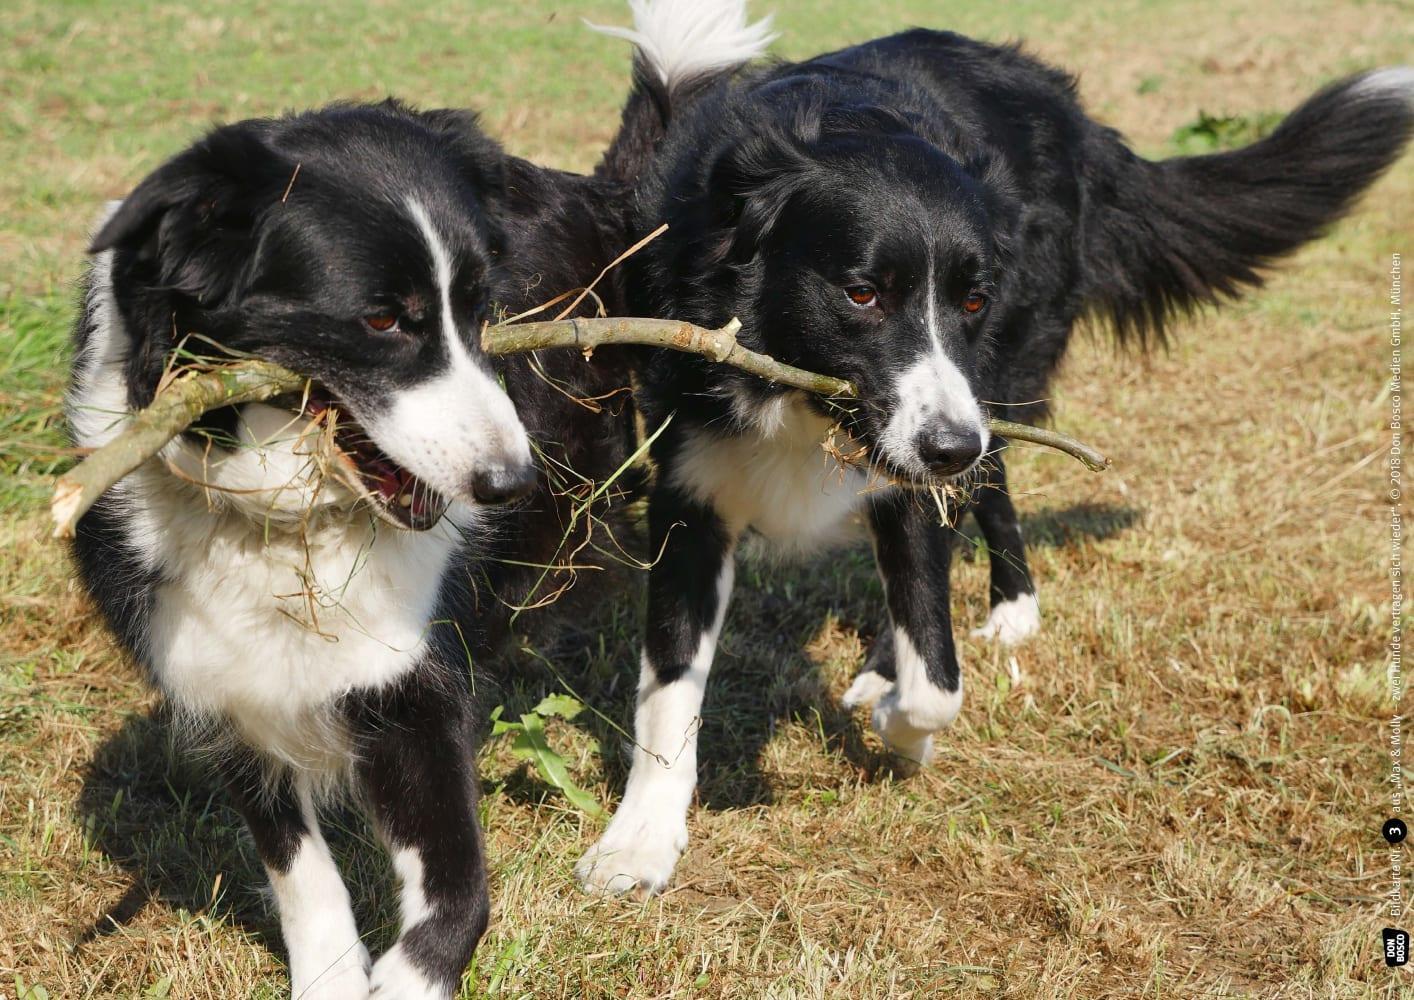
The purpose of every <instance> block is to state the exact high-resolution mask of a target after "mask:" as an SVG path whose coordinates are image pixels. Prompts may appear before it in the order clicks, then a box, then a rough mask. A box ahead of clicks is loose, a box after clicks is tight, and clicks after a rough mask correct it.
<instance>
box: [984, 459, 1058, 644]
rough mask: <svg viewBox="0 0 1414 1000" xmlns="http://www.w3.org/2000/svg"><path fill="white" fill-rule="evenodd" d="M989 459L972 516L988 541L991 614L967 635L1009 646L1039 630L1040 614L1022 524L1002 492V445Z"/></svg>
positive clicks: (1005, 490)
mask: <svg viewBox="0 0 1414 1000" xmlns="http://www.w3.org/2000/svg"><path fill="white" fill-rule="evenodd" d="M992 447H993V454H991V455H989V456H988V457H987V458H986V459H985V460H984V462H983V466H984V470H983V477H982V479H981V481H980V482H979V483H978V484H977V487H976V493H975V494H974V496H975V500H974V504H973V508H972V514H973V516H974V517H976V518H977V525H978V527H980V528H981V529H982V537H983V539H984V540H985V541H986V542H987V556H988V559H989V560H990V562H991V573H992V586H991V597H992V610H991V613H990V614H988V615H987V622H986V624H985V625H982V626H981V627H980V628H975V629H973V630H972V634H973V635H974V636H981V637H984V638H994V639H997V640H998V641H1000V642H1002V643H1004V644H1006V645H1011V644H1013V643H1017V642H1021V641H1022V640H1023V639H1027V638H1030V637H1031V636H1033V635H1035V634H1036V632H1037V630H1039V629H1040V627H1041V609H1040V605H1039V604H1037V602H1036V585H1035V583H1034V582H1033V581H1032V578H1031V568H1030V567H1029V566H1028V565H1027V563H1026V548H1025V542H1024V541H1023V540H1022V538H1021V523H1020V522H1019V521H1018V520H1017V517H1016V508H1015V507H1014V506H1012V502H1011V492H1010V491H1009V490H1008V488H1007V481H1006V466H1005V465H1004V464H1003V462H1002V454H1003V450H1004V449H1005V447H1006V442H1004V441H1002V440H1001V439H1000V438H995V437H994V438H993V439H992Z"/></svg>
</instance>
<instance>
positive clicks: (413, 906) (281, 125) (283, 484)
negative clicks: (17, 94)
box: [67, 0, 766, 1000]
mask: <svg viewBox="0 0 1414 1000" xmlns="http://www.w3.org/2000/svg"><path fill="white" fill-rule="evenodd" d="M634 10H635V14H636V15H637V17H638V20H639V32H638V35H637V36H636V37H637V38H638V39H639V43H640V45H641V47H642V48H641V51H640V52H639V53H638V55H637V58H636V73H635V78H636V85H635V87H634V90H633V91H632V92H631V94H630V98H629V101H628V103H627V105H626V106H625V110H624V118H623V123H622V127H621V131H620V133H619V135H618V137H617V138H616V139H615V141H614V143H613V145H612V146H611V147H610V149H609V150H608V151H607V153H606V154H605V158H604V161H603V163H602V164H601V168H600V169H599V171H598V172H597V173H596V175H595V176H594V177H577V176H573V175H570V174H565V173H560V172H556V171H551V170H545V169H541V168H539V167H536V166H534V165H533V164H530V163H526V162H524V161H521V160H516V159H514V158H511V157H508V156H507V155H506V154H504V153H503V152H502V151H501V150H500V148H499V147H498V146H497V145H496V144H495V143H494V142H493V141H492V140H490V139H489V138H487V137H486V136H485V135H484V134H483V133H482V132H481V131H480V130H479V128H478V127H477V124H476V120H475V117H474V116H473V115H472V114H470V113H468V112H460V111H447V110H442V111H427V112H418V111H415V110H412V109H409V108H407V107H405V106H403V105H400V104H397V103H395V102H391V101H390V102H387V103H384V104H379V105H335V106H332V107H329V108H326V109H323V110H319V111H313V112H308V113H304V114H296V115H291V116H289V117H285V118H280V119H272V120H257V121H246V122H241V123H238V124H234V125H228V126H224V127H221V128H217V129H216V130H214V131H213V132H211V133H210V134H208V135H207V136H206V137H204V138H203V139H201V140H200V141H198V142H197V143H196V144H195V145H193V146H191V147H190V148H189V149H187V150H186V151H184V152H183V153H181V154H179V155H178V156H176V157H175V158H173V159H172V160H170V161H169V162H167V163H166V164H164V165H163V166H162V167H160V168H159V169H157V170H156V171H155V172H154V173H153V174H151V175H150V176H149V177H148V178H147V179H146V180H144V181H143V182H142V183H141V184H140V185H139V186H138V187H137V188H136V190H134V191H133V192H132V194H131V195H129V196H128V197H127V198H126V199H125V200H124V201H122V203H121V204H119V205H117V206H116V207H115V208H113V209H112V210H111V211H110V213H109V215H108V216H107V217H106V219H105V220H104V221H103V222H102V224H101V226H100V228H99V229H98V232H97V235H96V236H95V237H94V239H93V242H92V252H93V253H94V255H95V257H94V259H93V261H92V265H91V268H90V272H89V275H88V278H87V281H86V287H85V291H84V298H83V306H82V313H81V316H80V319H79V321H78V324H77V329H76V332H75V343H76V352H75V354H76V356H75V361H74V365H73V373H72V383H71V387H70V391H69V395H68V401H67V412H68V418H69V422H70V426H71V430H72V434H73V438H74V440H75V442H76V443H77V444H78V445H80V446H82V447H88V448H91V447H95V446H97V445H100V444H102V443H104V442H106V441H108V440H110V439H111V438H112V437H113V436H114V435H115V434H117V433H118V432H119V431H120V430H121V428H122V427H123V425H124V424H125V422H126V421H127V420H128V416H129V414H130V412H131V410H132V409H133V408H135V407H141V406H143V405H145V404H146V403H148V402H149V401H150V400H151V399H152V398H153V395H154V393H155V392H156V390H157V389H158V386H159V384H160V383H161V381H162V379H163V377H164V373H166V372H167V371H168V370H169V369H170V367H171V366H172V365H173V364H174V363H179V362H178V361H177V360H176V359H178V357H179V355H185V356H190V355H207V356H211V355H229V356H239V355H254V356H257V357H261V358H264V359H267V360H269V361H273V362H276V363H279V364H282V365H285V366H287V367H289V368H291V369H293V370H295V371H298V372H300V373H301V374H304V375H307V376H309V377H310V378H311V379H312V384H313V389H312V390H311V391H310V392H309V393H308V394H305V395H302V396H300V397H299V398H288V399H281V400H274V401H271V402H270V403H267V404H251V405H245V406H240V407H236V408H228V409H227V410H226V411H218V412H216V413H213V414H210V415H208V416H207V417H206V418H205V419H204V420H203V421H202V422H201V423H200V424H199V425H198V427H197V428H196V429H195V430H194V431H193V432H191V433H188V434H186V435H184V436H183V437H181V438H179V439H177V440H175V441H173V442H172V443H171V444H169V445H168V446H167V447H166V448H165V449H164V450H163V452H162V453H161V455H160V456H159V458H157V459H154V460H153V461H151V462H149V463H147V464H146V465H144V466H143V467H142V468H140V469H138V470H137V471H136V472H134V473H133V474H132V475H130V476H128V477H127V478H125V479H124V480H123V481H122V482H120V483H119V484H118V485H117V486H115V487H114V488H113V489H112V490H110V491H109V492H108V493H107V494H106V495H105V496H104V497H102V498H101V500H100V501H99V503H98V504H97V505H95V506H94V508H93V509H92V511H91V512H90V513H89V514H88V515H87V516H86V517H85V518H84V519H83V520H82V521H81V523H80V525H79V527H78V531H77V537H76V539H75V542H74V548H73V553H74V557H75V560H76V563H77V567H78V570H79V573H80V576H81V579H82V581H83V584H84V585H85V587H86V588H87V590H88V592H89V593H90V594H91V595H92V597H93V599H94V601H95V603H96V605H97V606H98V608H99V609H100V611H101V612H102V614H103V616H104V617H105V618H106V620H107V622H108V624H109V625H110V627H111V629H112V631H113V633H114V634H115V635H116V636H117V638H118V639H119V641H120V642H121V644H122V645H123V646H124V647H125V648H126V649H127V650H128V651H129V652H130V653H131V654H132V656H133V657H134V658H135V659H136V660H137V662H138V663H140V664H141V665H142V667H143V668H145V670H146V672H147V674H148V676H149V677H150V678H151V680H152V682H153V683H154V684H155V685H156V686H157V687H158V688H159V689H160V690H161V691H162V692H163V694H164V695H165V697H166V702H167V704H168V706H169V707H170V711H171V714H172V716H173V717H174V719H175V721H176V722H177V723H178V726H179V728H180V729H181V730H182V731H183V733H184V735H185V736H186V737H188V738H189V739H190V740H192V741H193V743H194V745H195V746H196V747H198V748H199V749H200V750H202V751H203V752H204V753H206V754H207V755H209V757H210V759H211V761H212V763H213V765H214V767H215V769H216V770H217V771H218V772H219V774H220V777H221V779H222V780H223V782H224V784H225V786H226V787H227V789H228V790H229V793H230V795H231V797H232V799H233V801H234V803H235V805H236V806H237V807H238V808H239V810H240V811H241V813H242V815H243V816H244V817H245V820H246V823H247V825H248V827H249V830H250V833H251V836H252V839H253V840H254V843H255V847H256V849H257V851H258V853H259V855H260V858H261V860H262V862H263V863H264V865H265V867H266V869H267V872H268V874H269V877H270V881H271V884H272V886H273V889H274V899H275V903H276V906H277V909H278V913H279V918H280V924H281V930H282V933H283V936H284V939H285V943H286V946H287V948H288V951H289V966H290V975H291V980H292V986H293V992H294V994H295V995H296V996H299V997H303V998H314V997H318V998H324V1000H333V998H339V1000H345V998H366V997H370V996H372V997H377V998H380V1000H384V998H393V997H441V998H445V997H450V996H451V995H452V994H453V992H454V991H455V990H456V989H457V987H458V984H459V983H460V980H461V976H462V972H463V969H464V968H465V966H466V964H467V962H468V961H469V959H470V958H471V956H472V953H473V951H474V949H475V946H476V943H477V941H478V939H479V938H480V937H481V935H482V933H483V932H484V930H485V927H486V924H487V920H488V917H489V911H490V904H489V900H488V896H487V890H486V873H485V861H484V857H483V852H482V847H481V834H480V830H479V827H478V822H477V796H478V793H479V782H478V778H477V773H476V766H475V757H474V752H475V738H476V735H477V732H478V728H479V725H480V722H481V719H482V717H483V715H484V712H483V711H482V709H483V708H484V694H483V697H482V698H481V699H478V698H477V697H476V694H478V693H482V692H480V691H479V690H477V691H474V690H473V689H474V687H475V683H474V681H479V680H481V678H482V677H484V676H485V675H484V674H483V673H482V670H483V666H484V657H485V656H486V655H488V654H489V653H490V652H491V651H492V649H493V648H494V645H495V639H496V637H497V635H498V634H499V633H501V632H504V631H505V629H506V619H507V618H508V617H509V615H508V611H507V608H508V606H509V605H513V604H514V603H515V602H516V595H517V593H518V588H523V587H524V586H525V581H523V580H522V579H520V578H519V577H518V576H517V575H516V570H515V569H514V566H513V564H514V563H520V564H526V563H536V562H544V561H545V560H546V559H548V558H550V557H551V556H552V555H553V553H554V551H555V543H557V542H558V541H559V540H560V539H561V538H562V536H563V534H564V532H565V531H566V530H567V528H568V527H572V525H569V524H568V523H567V516H568V514H567V512H568V509H569V507H570V506H571V504H572V503H578V502H579V499H580V498H577V497H574V496H569V495H567V491H566V490H565V489H563V488H561V487H560V486H559V485H558V484H556V483H555V482H554V478H555V477H554V475H553V469H554V468H564V467H568V468H571V469H573V470H574V471H575V473H577V474H578V475H580V476H583V477H585V478H586V479H589V480H600V481H602V480H604V479H606V478H607V477H608V476H609V474H610V472H611V471H612V470H613V469H614V468H616V467H617V466H618V464H619V463H620V462H621V461H622V460H623V458H624V456H625V455H626V453H627V448H628V444H629V442H630V441H631V437H632V427H633V419H632V410H631V408H626V407H620V408H618V410H617V411H612V410H605V411H604V413H603V414H602V415H601V416H598V417H596V416H595V415H594V414H593V413H592V412H591V411H590V410H587V409H585V408H584V406H582V405H581V404H580V403H579V402H578V401H577V400H579V399H593V398H596V397H602V396H603V395H604V394H605V393H606V392H608V391H612V390H615V389H620V390H623V389H625V387H626V386H627V385H628V379H627V370H626V368H624V367H623V366H622V365H621V364H619V363H616V362H615V361H614V360H613V358H614V355H613V352H600V353H599V355H598V356H597V357H596V359H595V361H594V363H591V364H586V363H585V362H584V360H583V359H582V358H580V357H579V356H578V354H577V353H575V352H558V353H555V352H550V353H547V354H546V355H545V356H543V357H540V358H538V359H527V358H521V359H515V360H493V359H488V358H487V357H485V356H483V355H482V354H481V352H480V350H479V346H478V335H479V330H480V327H481V325H482V323H483V322H484V321H485V320H486V319H487V318H488V316H490V315H491V313H492V311H493V309H496V308H504V309H506V310H509V311H511V312H516V311H520V310H522V309H524V308H525V307H527V306H532V305H536V304H539V303H540V302H542V301H544V300H546V299H548V298H550V297H551V296H552V295H553V294H554V293H555V292H558V291H563V290H567V289H573V288H575V287H578V286H582V285H584V284H585V283H586V281H587V280H588V279H589V278H592V277H593V276H594V275H595V274H596V273H597V272H598V271H599V270H600V269H601V268H603V267H604V266H605V265H606V264H607V263H608V262H609V261H610V260H612V259H613V257H614V256H615V255H617V254H618V253H619V252H621V251H622V250H623V249H624V248H625V247H626V246H627V245H629V244H630V243H631V242H632V238H631V235H630V234H631V229H630V226H629V222H628V220H627V219H626V218H625V215H626V212H625V210H624V208H623V206H624V205H625V203H626V188H625V186H624V184H625V182H626V181H628V180H630V179H632V176H633V174H634V173H635V172H636V171H637V170H638V169H641V168H642V167H643V166H645V165H646V160H647V156H648V154H649V153H650V152H651V150H652V148H653V145H654V143H655V142H656V140H657V139H660V138H661V137H662V135H663V132H664V129H665V126H666V120H665V119H664V118H663V117H662V116H663V113H664V111H665V110H666V109H667V108H668V107H669V106H670V105H677V106H680V105H681V103H682V99H683V97H684V95H685V94H688V93H689V92H691V91H694V90H695V89H697V88H699V87H701V86H703V85H704V84H705V83H706V81H707V80H708V78H710V77H711V76H712V75H713V74H717V73H723V72H729V71H731V70H732V68H734V67H735V66H736V65H737V64H738V63H739V62H740V61H742V60H744V59H748V58H751V57H752V56H754V55H755V54H756V53H757V52H758V51H759V49H760V48H761V47H762V46H763V45H764V43H765V41H766V35H765V30H764V26H762V25H750V26H749V25H747V23H746V20H745V13H744V5H743V4H742V2H741V0H719V2H715V3H712V4H702V3H695V2H692V3H690V2H687V0H657V2H654V3H648V4H643V3H639V4H636V5H635V8H634ZM606 305H607V306H608V307H609V308H610V309H612V310H614V311H622V306H621V305H620V304H619V303H618V302H617V300H615V299H613V298H612V297H611V298H610V299H609V300H608V301H607V302H606ZM537 452H538V454H539V456H541V457H543V463H542V464H543V466H544V467H543V468H537V462H536V457H537ZM527 494H534V495H533V496H532V497H531V499H530V500H529V501H528V502H527V503H525V504H523V505H522V506H520V507H518V508H515V509H510V510H505V511H502V512H500V513H498V512H497V511H495V510H494V509H493V507H494V506H495V505H505V504H509V503H510V502H511V501H514V500H517V499H520V498H523V497H525V496H526V495H527ZM473 663H475V664H476V669H477V674H476V677H475V679H473V677H472V664H473ZM344 793H347V794H349V795H351V796H352V797H353V798H355V799H356V800H358V801H359V802H360V803H362V804H363V805H364V807H365V808H366V809H367V811H368V812H369V814H370V816H371V819H372V821H373V825H374V827H375V828H376V830H377V831H378V833H379V835H380V836H381V837H382V839H383V841H384V843H385V844H386V846H387V848H388V850H389V852H390V853H391V856H392V861H393V867H394V869H395V871H396V873H397V876H398V878H399V881H400V883H401V896H400V909H401V930H400V933H399V935H398V938H397V941H396V943H395V944H394V945H393V946H392V947H391V949H390V950H389V951H388V952H387V953H386V954H384V955H383V956H382V957H380V958H379V959H378V960H377V962H375V963H372V964H371V966H370V959H369V954H368V952H367V950H366V948H365V947H364V945H363V943H362V940H361V937H360V934H359V931H358V928H357V927H356V926H355V922H354V917H353V912H352V910H351V908H350V899H349V895H348V891H347V889H346V888H345V885H344V883H343V881H342V879H341V878H340V875H339V872H338V870H337V868H336V867H335V864H334V861H333V859H332V857H331V855H330V852H329V849H328V847H327V846H326V843H325V841H324V838H323V836H322V835H321V832H320V826H319V819H318V810H319V808H320V807H321V805H323V804H324V803H326V802H328V801H329V800H330V799H331V797H333V796H335V795H338V794H344Z"/></svg>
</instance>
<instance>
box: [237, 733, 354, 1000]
mask: <svg viewBox="0 0 1414 1000" xmlns="http://www.w3.org/2000/svg"><path fill="white" fill-rule="evenodd" d="M221 771H222V777H223V778H224V779H225V783H226V787H227V789H228V790H229V791H230V794H231V796H232V798H233V799H234V800H235V804H236V807H237V808H238V809H239V810H240V812H241V814H242V815H243V816H244V817H245V821H246V826H247V827H249V829H250V834H251V839H252V840H254V841H255V848H256V851H257V852H258V853H259V854H260V860H261V861H262V862H263V863H264V865H265V870H266V872H267V873H268V874H269V876H270V885H271V887H272V889H273V890H274V895H275V906H276V909H277V910H278V911H279V915H280V931H281V933H282V934H283V936H284V938H285V947H286V949H287V950H288V952H289V961H290V983H291V988H292V991H293V993H292V995H293V996H296V997H300V998H301V1000H366V998H367V997H368V949H367V948H365V947H364V945H363V942H362V941H361V940H359V936H358V928H357V927H356V926H355V925H354V918H353V908H352V906H351V905H350V903H349V893H348V889H347V888H345V886H344V880H343V878H342V877H341V876H340V875H339V869H338V868H337V867H336V866H335V864H334V859H333V857H332V856H331V855H330V854H329V847H328V845H327V844H325V842H324V837H323V835H322V834H320V832H319V820H318V817H317V816H316V815H315V810H314V805H313V802H312V799H311V797H310V794H309V792H308V790H306V789H303V788H300V787H299V786H297V784H296V783H295V782H294V781H293V780H292V779H291V778H290V776H289V775H288V774H280V775H270V774H266V773H264V768H263V765H261V764H260V763H259V762H258V761H257V760H256V759H255V758H254V756H253V755H252V754H250V753H249V752H248V751H237V752H236V754H235V755H234V756H233V757H231V758H228V759H227V760H225V761H223V763H222V764H221Z"/></svg>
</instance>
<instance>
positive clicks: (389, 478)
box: [378, 472, 402, 499]
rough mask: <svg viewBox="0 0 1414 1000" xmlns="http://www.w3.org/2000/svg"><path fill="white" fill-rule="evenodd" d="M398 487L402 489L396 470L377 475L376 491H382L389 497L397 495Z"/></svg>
mask: <svg viewBox="0 0 1414 1000" xmlns="http://www.w3.org/2000/svg"><path fill="white" fill-rule="evenodd" d="M400 489H402V483H400V482H399V481H398V474H397V473H396V472H385V473H383V474H382V475H381V476H379V477H378V492H379V493H382V494H383V495H384V496H385V497H389V498H390V499H391V498H392V497H395V496H397V495H398V490H400Z"/></svg>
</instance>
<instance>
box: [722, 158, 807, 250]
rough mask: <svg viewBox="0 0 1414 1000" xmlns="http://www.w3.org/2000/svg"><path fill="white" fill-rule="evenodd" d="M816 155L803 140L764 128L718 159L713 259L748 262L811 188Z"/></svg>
mask: <svg viewBox="0 0 1414 1000" xmlns="http://www.w3.org/2000/svg"><path fill="white" fill-rule="evenodd" d="M810 164H811V161H810V158H809V157H808V156H807V155H806V153H805V150H804V148H803V142H802V141H801V140H800V139H799V138H797V137H796V136H794V135H788V134H786V133H784V132H766V133H759V134H757V135H754V136H752V137H750V138H749V139H747V140H745V141H743V142H742V143H740V144H738V145H737V146H734V147H733V148H731V149H729V150H727V151H726V152H725V153H723V154H722V155H721V156H719V157H718V158H717V161H716V162H715V163H714V164H713V165H712V168H711V170H710V172H709V174H708V178H707V202H708V205H709V211H710V212H711V213H712V219H711V226H712V230H713V231H714V239H713V242H712V244H711V247H710V249H709V258H710V259H709V261H708V263H737V264H740V263H745V262H746V261H749V260H750V259H751V258H752V257H754V256H755V255H756V253H757V251H758V250H759V249H760V247H761V244H762V243H763V242H765V241H766V240H767V239H768V238H769V237H770V235H771V233H772V231H773V230H774V229H775V227H776V223H777V222H779V221H780V217H781V213H782V212H783V211H784V210H785V207H786V205H787V204H788V203H789V202H790V200H791V198H792V197H794V196H795V195H796V194H798V193H799V192H800V191H802V190H803V189H804V188H805V185H806V183H807V181H808V180H809V175H810Z"/></svg>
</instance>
